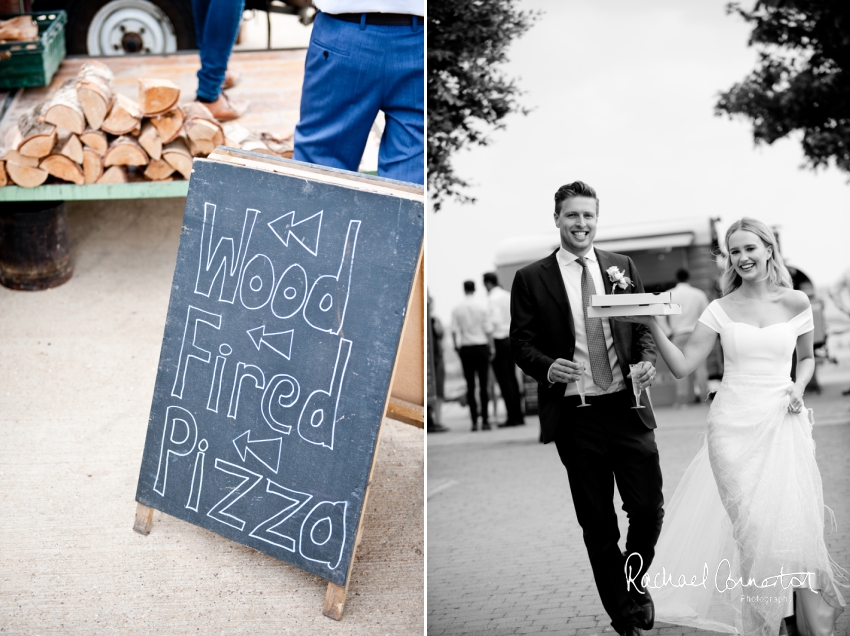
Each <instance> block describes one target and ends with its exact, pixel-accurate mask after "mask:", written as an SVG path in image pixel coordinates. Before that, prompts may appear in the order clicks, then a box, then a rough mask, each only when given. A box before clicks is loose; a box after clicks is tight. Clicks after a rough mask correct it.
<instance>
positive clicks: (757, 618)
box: [634, 301, 844, 636]
mask: <svg viewBox="0 0 850 636" xmlns="http://www.w3.org/2000/svg"><path fill="white" fill-rule="evenodd" d="M700 322H702V323H704V324H706V325H707V326H708V327H710V328H711V329H713V330H714V331H716V332H717V333H719V334H720V339H721V343H722V345H723V355H724V362H725V372H724V375H723V381H722V383H721V386H720V390H719V391H718V392H717V395H716V396H715V398H714V402H713V403H712V405H711V410H710V412H709V416H708V430H707V435H706V436H705V439H704V440H703V442H702V445H701V447H700V450H699V452H698V453H697V455H696V457H695V458H694V460H693V461H692V462H691V465H690V466H689V467H688V469H687V470H686V472H685V474H684V476H683V477H682V480H681V482H680V483H679V486H678V487H677V488H676V492H675V494H674V495H673V498H672V500H671V501H670V504H669V506H667V513H666V514H665V518H664V526H663V528H662V531H661V536H660V537H659V541H658V545H657V546H656V553H655V559H654V560H653V563H652V565H651V567H650V569H649V572H648V575H649V576H648V579H644V580H645V581H646V582H647V586H648V589H649V591H650V593H651V594H652V597H653V599H654V602H655V612H656V618H657V620H658V621H660V622H665V623H674V624H679V625H687V626H691V627H698V628H702V629H711V630H716V631H720V632H726V633H732V634H736V633H737V634H746V635H747V636H776V635H777V634H778V633H779V628H780V623H781V621H782V618H783V617H785V616H789V615H791V614H792V613H793V589H794V588H810V589H809V590H806V591H803V590H800V591H798V595H800V594H806V595H808V596H806V598H805V599H804V600H805V603H802V602H801V597H798V602H797V625H798V629H799V630H800V633H801V634H803V635H806V634H812V635H813V636H828V635H829V634H831V633H832V630H833V627H834V624H835V620H836V618H837V616H838V615H839V614H840V613H841V611H842V610H843V607H844V598H843V597H842V595H841V593H840V592H839V590H838V589H837V587H836V582H835V579H836V576H842V575H841V574H840V572H841V569H840V568H839V567H838V566H837V565H834V564H833V563H832V562H831V561H830V558H829V555H828V554H827V551H826V545H825V543H824V539H823V533H824V511H825V507H824V503H823V487H822V484H821V477H820V472H819V471H818V467H817V464H816V463H815V444H814V442H813V440H812V424H813V421H814V419H813V414H812V411H811V410H810V409H809V410H807V409H805V408H804V409H803V410H802V412H801V413H790V412H788V410H787V409H788V404H789V400H790V398H789V396H788V394H787V393H786V391H787V389H788V388H789V387H790V386H791V384H792V382H791V378H790V372H791V356H792V352H793V351H794V348H795V346H796V343H797V337H798V336H799V335H800V334H803V333H806V332H807V331H811V330H812V329H813V321H812V311H811V309H807V310H806V311H804V312H803V313H801V314H799V315H798V316H796V317H794V318H792V319H791V320H789V321H788V322H785V323H779V324H775V325H770V326H768V327H764V328H761V329H760V328H758V327H754V326H752V325H749V324H745V323H741V322H735V321H733V320H731V319H730V318H729V317H728V316H727V315H726V313H725V312H724V311H723V309H722V308H721V307H720V304H719V303H718V302H717V301H713V302H712V303H711V304H710V305H709V307H708V308H707V309H706V310H705V312H704V313H703V315H702V317H701V318H700ZM634 565H636V564H634ZM636 570H637V568H635V571H636ZM789 575H793V576H789ZM751 580H752V582H753V584H750V585H747V584H748V583H749V582H751ZM811 590H817V591H818V593H819V594H817V595H816V594H813V593H812V591H811Z"/></svg>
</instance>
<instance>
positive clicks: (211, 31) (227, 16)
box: [192, 0, 245, 102]
mask: <svg viewBox="0 0 850 636" xmlns="http://www.w3.org/2000/svg"><path fill="white" fill-rule="evenodd" d="M244 8H245V0H192V13H193V15H194V17H195V38H196V40H197V43H198V50H199V51H200V53H201V70H200V71H198V93H197V95H198V99H200V100H202V101H205V102H214V101H215V100H217V99H218V96H219V94H220V93H221V83H222V82H223V81H224V74H225V72H227V61H228V60H229V59H230V53H231V52H232V51H233V45H234V44H236V36H237V35H238V34H239V24H240V23H241V22H242V11H243V10H244Z"/></svg>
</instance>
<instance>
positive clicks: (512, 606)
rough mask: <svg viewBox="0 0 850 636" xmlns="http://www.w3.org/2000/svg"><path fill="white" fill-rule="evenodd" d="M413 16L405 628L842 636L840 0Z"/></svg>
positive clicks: (658, 0) (659, 0)
mask: <svg viewBox="0 0 850 636" xmlns="http://www.w3.org/2000/svg"><path fill="white" fill-rule="evenodd" d="M428 28H429V32H428V70H427V76H428V100H429V101H428V165H427V169H428V201H429V206H430V207H429V211H428V218H427V221H428V225H427V266H426V267H427V269H426V273H427V276H426V283H427V294H428V325H429V329H430V331H429V334H428V335H429V348H428V355H429V382H428V412H427V416H428V422H427V431H428V435H427V462H428V463H427V540H426V542H427V608H426V611H427V617H426V621H427V633H428V635H429V636H444V635H455V634H457V635H464V636H467V635H475V634H481V635H485V634H486V635H488V636H496V635H498V636H503V635H508V634H549V633H553V634H561V635H566V636H575V635H588V636H589V635H595V634H608V633H611V634H623V635H627V636H637V635H640V634H660V635H665V636H672V635H680V634H706V635H707V634H718V633H725V634H746V635H750V636H777V635H780V634H787V635H794V634H797V635H800V636H804V635H812V636H814V635H818V636H830V635H835V636H837V635H843V634H848V633H850V614H848V612H846V611H845V610H846V599H847V597H848V596H850V587H849V586H850V580H848V568H850V476H849V475H850V470H848V467H849V466H850V464H848V452H850V303H848V298H849V296H848V285H850V257H848V253H850V252H848V250H847V240H848V237H850V214H848V213H850V190H848V175H850V151H848V142H850V136H848V131H850V127H848V126H850V120H848V115H847V113H848V108H850V97H848V96H850V82H848V72H850V66H848V59H850V58H848V52H850V48H848V42H850V11H848V8H847V6H846V3H840V2H812V1H802V0H796V1H794V0H790V1H787V2H785V1H779V0H764V1H761V0H756V1H752V0H751V1H742V2H734V3H727V2H725V1H723V0H698V1H694V2H675V1H672V0H649V1H648V2H640V3H635V2H625V1H623V0H605V1H602V2H598V1H595V0H594V1H590V0H575V1H571V2H546V1H543V0H537V1H511V0H503V1H494V2H455V3H448V2H431V3H429V7H428Z"/></svg>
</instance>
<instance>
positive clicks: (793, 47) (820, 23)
mask: <svg viewBox="0 0 850 636" xmlns="http://www.w3.org/2000/svg"><path fill="white" fill-rule="evenodd" d="M727 10H728V11H729V12H730V13H736V14H738V15H739V16H741V17H742V18H744V20H746V21H747V22H748V23H750V24H752V25H753V30H752V33H751V35H750V42H749V43H750V46H756V47H757V48H758V49H759V62H758V66H757V68H756V69H755V70H754V71H753V72H752V73H751V74H750V75H749V76H747V77H746V78H745V79H744V80H743V81H742V82H740V83H738V84H735V85H734V86H733V87H732V88H730V89H729V90H728V91H727V92H725V93H723V94H722V95H721V96H720V98H719V100H718V102H717V105H716V107H715V108H716V113H717V114H722V113H726V114H728V115H729V116H736V115H738V116H744V117H746V118H748V119H750V120H751V122H752V124H753V138H754V140H755V142H756V143H757V144H758V143H767V144H772V143H773V142H774V141H776V140H777V139H781V138H783V137H785V136H786V135H788V134H790V133H791V132H793V131H798V130H799V131H802V135H803V138H802V146H803V152H804V154H805V156H806V161H805V166H806V167H809V168H812V169H815V168H818V167H826V166H828V165H829V164H830V161H831V160H832V161H834V162H835V165H836V166H837V167H838V168H839V169H841V170H843V171H845V172H850V2H848V0H757V1H756V3H755V6H754V7H753V9H752V10H750V11H747V10H745V9H743V8H741V6H740V4H739V3H732V4H729V5H728V6H727Z"/></svg>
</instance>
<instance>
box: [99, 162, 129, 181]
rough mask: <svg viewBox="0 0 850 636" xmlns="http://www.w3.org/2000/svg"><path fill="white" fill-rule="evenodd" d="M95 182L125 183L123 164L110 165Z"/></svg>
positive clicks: (125, 173)
mask: <svg viewBox="0 0 850 636" xmlns="http://www.w3.org/2000/svg"><path fill="white" fill-rule="evenodd" d="M97 183H127V169H126V168H124V166H112V167H111V168H109V170H107V171H106V172H104V173H103V176H102V177H100V179H98V180H97Z"/></svg>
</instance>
